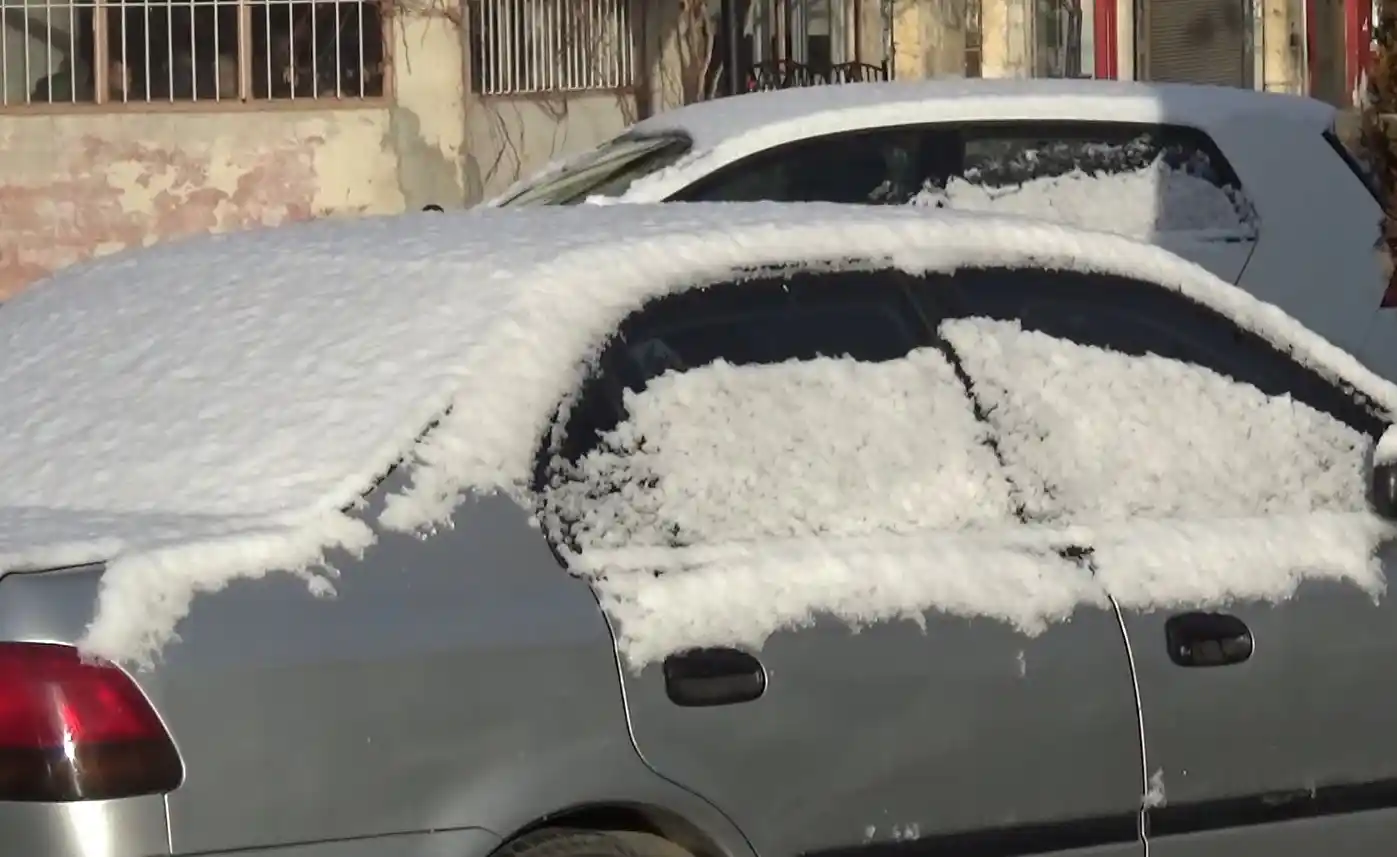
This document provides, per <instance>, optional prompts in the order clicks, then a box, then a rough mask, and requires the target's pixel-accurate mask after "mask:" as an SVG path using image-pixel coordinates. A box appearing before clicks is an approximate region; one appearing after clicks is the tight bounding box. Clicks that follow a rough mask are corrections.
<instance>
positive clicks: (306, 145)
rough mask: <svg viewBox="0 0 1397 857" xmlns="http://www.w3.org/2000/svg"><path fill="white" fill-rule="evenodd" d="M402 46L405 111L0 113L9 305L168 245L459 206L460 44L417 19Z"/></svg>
mask: <svg viewBox="0 0 1397 857" xmlns="http://www.w3.org/2000/svg"><path fill="white" fill-rule="evenodd" d="M394 38H395V40H396V44H395V45H394V51H395V53H396V55H397V62H396V64H395V75H396V79H397V86H396V90H397V94H396V98H395V99H394V101H393V103H392V104H391V105H388V104H382V103H380V104H376V105H372V106H363V107H354V108H346V109H334V110H327V109H318V110H316V109H311V110H304V109H297V110H289V109H276V108H266V109H261V110H257V109H234V110H225V111H222V112H212V111H211V112H193V111H189V110H179V111H173V110H169V111H160V110H150V109H147V110H145V111H140V112H137V111H129V112H124V113H122V112H92V111H85V112H81V113H77V112H74V113H52V114H38V113H27V114H26V113H10V114H0V152H4V157H0V300H3V299H4V297H6V296H8V295H10V294H13V293H14V292H15V291H17V290H18V289H20V288H21V287H23V286H24V285H25V284H27V283H29V282H31V281H33V280H34V279H35V278H37V277H39V276H41V275H43V274H44V273H46V272H48V271H52V270H54V269H56V268H60V267H62V266H64V265H68V264H71V263H73V262H76V261H78V260H81V259H85V258H89V257H91V256H94V255H100V254H104V253H110V252H114V251H116V250H120V249H122V248H125V247H130V246H136V245H145V244H151V243H154V242H155V241H158V240H160V239H162V238H169V237H176V236H181V235H188V234H192V233H197V232H206V231H228V230H234V229H244V228H249V227H254V226H259V225H275V224H279V223H283V222H286V221H290V220H303V219H306V218H311V217H323V216H335V215H353V214H362V213H387V212H394V211H400V210H402V209H403V208H404V207H405V206H410V207H420V206H421V205H424V204H426V203H429V202H436V203H438V204H442V205H456V204H460V203H461V201H462V200H463V198H464V191H463V186H462V179H461V176H462V160H463V156H462V152H463V147H462V144H463V139H462V136H463V135H462V127H461V122H460V116H461V110H462V98H463V95H462V77H461V53H460V38H459V33H458V31H457V30H456V29H455V27H454V25H452V24H451V23H450V22H449V21H446V20H444V19H441V18H409V19H407V20H400V21H399V26H398V27H397V28H396V32H395V34H394Z"/></svg>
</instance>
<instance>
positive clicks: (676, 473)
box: [542, 271, 1011, 551]
mask: <svg viewBox="0 0 1397 857" xmlns="http://www.w3.org/2000/svg"><path fill="white" fill-rule="evenodd" d="M908 282H909V281H908V279H907V278H906V277H904V276H903V275H901V274H897V273H891V272H879V271H869V272H843V273H795V274H790V275H785V276H779V275H770V274H763V275H758V276H756V277H754V278H752V279H750V280H747V281H741V282H739V281H733V282H727V283H720V284H716V285H712V286H709V287H707V288H701V289H693V290H690V291H687V292H683V293H680V294H676V295H672V296H670V297H666V298H662V299H659V300H655V301H652V302H650V303H649V304H647V305H645V306H644V307H643V308H641V309H640V310H639V311H638V312H636V313H634V314H633V315H632V316H631V317H630V318H628V319H627V320H626V321H625V322H624V323H623V324H622V325H621V327H620V329H619V330H618V332H617V334H616V336H615V337H614V338H613V340H612V341H611V343H610V344H609V345H608V346H607V348H606V350H605V352H604V353H603V355H602V357H601V360H600V363H599V367H598V369H597V371H595V372H594V373H593V375H592V377H591V378H590V379H589V380H588V382H587V383H586V384H585V385H584V387H583V389H582V391H581V395H580V397H579V399H578V401H577V404H576V407H575V408H574V409H573V410H572V412H571V413H570V415H569V417H568V419H567V423H566V427H565V432H564V439H563V441H562V443H561V444H560V445H559V446H558V448H557V449H556V450H554V451H553V453H552V454H551V456H550V460H549V462H548V465H547V468H546V469H547V471H548V479H547V484H546V485H545V486H544V487H543V492H542V493H543V498H544V507H545V511H546V514H547V515H549V516H550V517H551V520H552V521H553V522H556V523H558V524H560V525H561V528H562V530H563V532H564V533H565V535H566V538H567V540H568V541H570V542H571V543H572V546H573V548H574V549H581V550H584V551H585V550H587V549H592V548H607V547H620V546H638V545H648V546H676V545H693V544H714V543H731V542H742V541H749V540H753V539H768V538H793V537H811V536H851V535H861V534H862V535H866V534H872V533H878V532H901V531H909V530H920V529H926V528H945V527H952V528H955V527H959V526H962V525H964V524H966V523H968V522H970V521H975V520H983V519H989V518H1007V516H1008V515H1010V514H1011V508H1010V506H1009V505H1008V490H1007V486H1005V485H1004V483H1003V480H1002V478H1000V475H999V472H998V465H997V463H996V462H995V461H994V459H993V454H992V452H991V451H990V449H989V447H988V446H987V445H986V443H985V440H986V436H985V432H986V429H985V427H984V425H983V424H982V423H981V422H980V421H978V420H977V419H976V417H975V415H974V412H973V410H972V408H971V407H970V403H969V399H968V397H967V395H966V392H965V389H964V387H963V385H962V384H961V382H960V381H959V380H958V378H957V377H956V375H955V372H954V371H953V369H952V368H951V364H950V362H949V361H948V360H947V359H946V357H945V356H944V354H943V352H942V351H941V350H939V349H938V348H936V347H933V346H932V344H931V343H932V331H931V328H930V327H929V325H928V322H927V320H926V318H925V317H924V316H923V314H922V312H921V311H920V310H919V308H918V307H917V306H916V304H915V303H914V302H913V301H912V300H911V298H910V296H909V291H908V288H907V286H908Z"/></svg>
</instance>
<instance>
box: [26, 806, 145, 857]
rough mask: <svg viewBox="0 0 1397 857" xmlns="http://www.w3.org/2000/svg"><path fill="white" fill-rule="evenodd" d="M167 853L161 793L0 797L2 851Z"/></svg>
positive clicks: (35, 854) (121, 855) (102, 855)
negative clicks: (76, 798)
mask: <svg viewBox="0 0 1397 857" xmlns="http://www.w3.org/2000/svg"><path fill="white" fill-rule="evenodd" d="M169 853H170V839H169V836H168V834H167V830H166V827H165V799H164V798H163V797H161V796H160V795H149V796H147V797H139V798H128V799H126V800H109V801H88V802H83V803H71V804H29V803H5V802H0V854H4V855H5V857H12V855H13V857H154V855H158V854H169Z"/></svg>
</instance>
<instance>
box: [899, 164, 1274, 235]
mask: <svg viewBox="0 0 1397 857" xmlns="http://www.w3.org/2000/svg"><path fill="white" fill-rule="evenodd" d="M911 204H912V205H913V206H916V207H934V208H950V209H956V210H962V211H986V212H993V213H997V214H1018V215H1024V216H1028V217H1040V218H1043V219H1046V220H1053V221H1056V222H1059V223H1065V224H1067V225H1069V226H1078V227H1082V228H1085V229H1098V230H1101V231H1104V232H1117V233H1120V234H1122V235H1131V236H1135V237H1141V238H1146V237H1150V236H1152V235H1156V234H1158V233H1162V232H1185V231H1186V232H1193V233H1204V234H1208V235H1213V236H1244V237H1251V236H1252V235H1253V234H1254V230H1253V226H1252V222H1251V213H1250V212H1251V209H1250V203H1248V202H1247V200H1246V199H1245V198H1244V197H1242V195H1241V194H1240V192H1237V191H1233V190H1231V189H1230V188H1223V187H1219V186H1218V185H1215V184H1213V183H1212V182H1210V181H1209V180H1207V179H1206V178H1203V177H1201V176H1198V175H1195V174H1193V173H1191V172H1189V171H1187V170H1185V169H1182V168H1178V167H1174V166H1171V165H1169V164H1167V163H1165V161H1164V160H1163V159H1162V158H1161V159H1158V160H1156V161H1154V162H1153V163H1152V164H1150V165H1149V166H1146V167H1142V168H1139V169H1134V170H1130V171H1126V172H1117V173H1104V174H1096V173H1089V172H1086V171H1084V170H1081V169H1075V170H1072V171H1071V172H1068V173H1065V174H1062V175H1053V176H1042V177H1039V178H1031V179H1029V180H1027V181H1025V182H1022V183H1021V184H1014V185H1008V186H992V185H988V184H984V183H981V182H978V181H972V180H968V179H964V178H959V177H955V178H952V179H951V180H950V181H949V182H948V183H947V184H946V187H945V188H937V187H930V188H927V189H926V190H923V191H922V192H921V193H919V194H917V195H916V196H915V197H913V198H912V201H911Z"/></svg>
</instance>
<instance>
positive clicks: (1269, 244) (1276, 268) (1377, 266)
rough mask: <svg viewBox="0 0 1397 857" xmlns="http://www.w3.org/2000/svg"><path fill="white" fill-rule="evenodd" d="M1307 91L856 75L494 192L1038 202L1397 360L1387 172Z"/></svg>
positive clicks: (1380, 361)
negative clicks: (1358, 335)
mask: <svg viewBox="0 0 1397 857" xmlns="http://www.w3.org/2000/svg"><path fill="white" fill-rule="evenodd" d="M1335 120H1336V112H1335V109H1334V108H1333V107H1332V106H1330V105H1327V104H1324V103H1322V102H1319V101H1315V100H1313V99H1308V98H1298V97H1294V96H1288V95H1278V94H1271V93H1261V92H1255V91H1250V90H1242V89H1236V88H1232V87H1211V86H1190V85H1182V84H1146V83H1135V82H1129V81H1120V82H1117V81H1081V80H1033V81H1014V80H941V81H908V82H892V83H858V84H847V85H840V86H822V87H808V88H801V89H790V90H781V91H775V92H760V93H752V94H749V95H742V96H738V97H735V98H725V99H718V100H715V101H710V102H704V103H700V104H695V105H691V106H688V107H683V108H679V109H676V110H673V111H669V112H666V113H661V114H659V115H657V116H654V117H653V118H650V119H646V120H644V121H642V122H640V123H638V124H636V125H635V126H633V127H632V128H630V129H629V130H628V131H626V132H625V133H623V134H622V135H620V136H619V137H617V138H615V139H613V140H610V141H607V142H605V143H602V144H601V145H599V146H597V147H596V148H594V149H592V150H589V151H586V152H582V153H580V154H578V155H576V156H574V157H572V158H569V159H567V160H564V161H561V162H560V163H558V164H556V165H553V166H551V167H549V168H546V169H544V170H542V171H540V172H539V173H538V174H536V175H533V176H529V177H527V178H525V179H524V180H523V181H521V182H519V183H517V184H516V185H515V186H514V187H513V188H511V189H509V190H508V191H506V192H505V193H504V194H502V195H501V196H499V197H497V198H496V199H494V200H491V201H490V202H489V204H490V205H493V206H505V207H511V206H524V205H538V204H561V205H567V204H575V203H583V202H593V203H632V202H633V203H652V202H665V201H688V202H693V201H736V200H773V201H777V202H791V201H825V202H840V203H854V204H872V205H910V206H915V207H921V208H930V209H935V208H953V209H968V210H979V211H991V212H997V213H1011V214H1025V215H1029V216H1034V217H1042V218H1046V219H1049V220H1053V221H1057V222H1062V223H1067V224H1070V225H1075V226H1083V227H1087V228H1091V229H1104V230H1110V231H1114V232H1120V233H1122V234H1126V235H1129V236H1132V237H1137V238H1142V239H1145V240H1149V241H1152V242H1154V243H1157V244H1160V245H1161V246H1164V247H1166V248H1168V249H1171V250H1173V251H1175V252H1177V253H1179V254H1181V255H1183V256H1184V257H1186V258H1188V259H1191V260H1193V261H1195V262H1197V263H1199V264H1200V265H1203V266H1204V267H1206V268H1208V269H1209V270H1211V271H1212V272H1213V273H1215V274H1217V275H1218V276H1219V277H1221V278H1222V279H1224V280H1227V281H1228V282H1230V283H1235V284H1237V285H1240V286H1241V287H1242V288H1244V289H1246V290H1247V291H1250V292H1252V293H1253V294H1255V295H1256V296H1257V297H1259V298H1261V299H1262V300H1264V301H1267V302H1269V303H1274V304H1276V305H1277V306H1280V307H1281V308H1283V309H1284V310H1286V311H1287V312H1289V313H1290V314H1291V315H1293V316H1295V317H1296V318H1298V319H1300V320H1301V321H1302V322H1304V323H1305V324H1306V325H1308V326H1309V327H1311V328H1312V329H1314V330H1316V331H1318V332H1319V333H1320V334H1321V335H1323V336H1326V337H1329V338H1331V339H1334V338H1337V337H1339V336H1342V335H1345V333H1346V332H1347V331H1350V330H1352V329H1355V328H1358V329H1362V330H1363V331H1364V332H1365V333H1366V334H1367V338H1366V341H1365V342H1363V343H1362V344H1361V345H1360V346H1359V347H1358V348H1357V349H1356V350H1355V351H1354V353H1355V354H1356V355H1357V356H1358V357H1359V358H1360V359H1361V360H1363V361H1364V362H1365V363H1367V364H1368V365H1369V366H1371V367H1374V368H1376V369H1377V370H1378V371H1379V372H1381V373H1382V374H1383V375H1384V376H1385V377H1387V378H1390V379H1394V380H1397V308H1394V309H1389V308H1387V307H1386V304H1387V303H1389V302H1391V303H1394V304H1397V300H1394V299H1397V295H1393V296H1388V295H1386V287H1387V281H1388V279H1387V277H1386V276H1385V273H1384V270H1383V268H1382V264H1383V263H1382V260H1381V259H1378V258H1375V255H1374V247H1375V245H1376V244H1377V242H1378V239H1379V237H1380V231H1381V220H1382V209H1381V206H1380V205H1379V203H1378V201H1377V197H1376V194H1375V193H1374V191H1373V187H1374V185H1373V183H1372V180H1371V177H1370V176H1369V175H1368V174H1367V173H1366V171H1365V170H1364V169H1363V167H1362V166H1361V164H1360V162H1359V161H1358V160H1357V159H1356V158H1355V157H1354V156H1353V155H1352V153H1350V152H1349V151H1348V150H1347V149H1346V148H1345V145H1344V143H1343V141H1342V140H1341V138H1340V136H1339V134H1338V133H1337V132H1336V128H1335Z"/></svg>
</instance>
